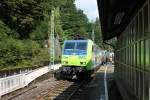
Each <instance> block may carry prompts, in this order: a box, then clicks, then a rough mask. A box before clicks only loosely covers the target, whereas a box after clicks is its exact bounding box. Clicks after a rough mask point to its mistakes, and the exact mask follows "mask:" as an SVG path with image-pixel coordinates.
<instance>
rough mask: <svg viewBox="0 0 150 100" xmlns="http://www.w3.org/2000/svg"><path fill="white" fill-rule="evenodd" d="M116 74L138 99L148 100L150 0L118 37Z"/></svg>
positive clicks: (149, 97)
mask: <svg viewBox="0 0 150 100" xmlns="http://www.w3.org/2000/svg"><path fill="white" fill-rule="evenodd" d="M115 55H116V56H115V64H116V68H115V71H116V76H117V78H118V79H120V80H121V82H122V84H124V85H125V87H126V89H127V90H128V91H129V92H131V93H133V94H134V95H136V97H137V98H138V100H150V0H146V2H145V4H144V5H143V6H142V8H141V9H140V10H139V11H138V13H137V14H136V16H135V17H134V18H133V19H132V21H131V22H130V23H129V25H128V26H127V27H126V29H125V30H124V31H123V33H122V34H121V35H120V36H119V37H118V42H117V49H116V50H115Z"/></svg>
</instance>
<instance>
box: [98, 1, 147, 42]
mask: <svg viewBox="0 0 150 100" xmlns="http://www.w3.org/2000/svg"><path fill="white" fill-rule="evenodd" d="M144 2H145V0H97V3H98V9H99V16H100V23H101V28H102V34H103V40H108V39H111V38H113V37H116V36H119V35H120V34H121V33H122V31H123V30H124V29H125V27H126V26H127V25H128V24H129V22H130V21H131V20H132V18H133V17H134V16H135V15H136V13H137V11H138V10H139V9H140V7H141V6H142V5H143V3H144Z"/></svg>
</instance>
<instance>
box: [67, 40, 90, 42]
mask: <svg viewBox="0 0 150 100" xmlns="http://www.w3.org/2000/svg"><path fill="white" fill-rule="evenodd" d="M87 41H92V40H65V42H87Z"/></svg>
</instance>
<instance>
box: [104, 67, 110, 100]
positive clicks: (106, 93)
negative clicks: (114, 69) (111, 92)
mask: <svg viewBox="0 0 150 100" xmlns="http://www.w3.org/2000/svg"><path fill="white" fill-rule="evenodd" d="M104 86H105V100H109V98H108V89H107V66H106V67H105V74H104Z"/></svg>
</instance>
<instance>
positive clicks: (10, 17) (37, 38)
mask: <svg viewBox="0 0 150 100" xmlns="http://www.w3.org/2000/svg"><path fill="white" fill-rule="evenodd" d="M74 2H75V0H1V1H0V14H1V16H0V68H1V69H5V68H7V67H9V68H13V67H17V68H18V67H26V66H33V65H39V64H43V63H44V62H45V61H49V54H48V53H49V50H48V48H46V47H45V45H47V41H48V30H49V28H50V27H49V25H48V22H50V15H51V9H54V10H55V36H58V37H59V38H58V39H59V42H60V43H61V44H62V43H63V41H64V40H66V39H74V37H75V35H76V34H80V35H81V36H84V37H86V38H91V31H92V29H93V26H94V29H95V36H96V38H95V39H96V40H95V41H96V43H97V44H98V45H99V46H101V45H102V38H101V33H100V32H101V30H100V24H99V19H98V18H97V19H96V21H95V22H90V21H89V19H88V18H87V16H86V15H85V14H84V13H83V11H82V10H81V9H77V8H76V6H75V3H74ZM56 60H58V59H56Z"/></svg>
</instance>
